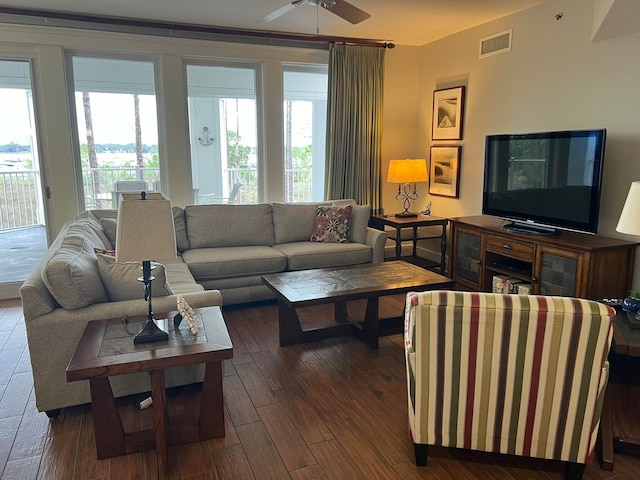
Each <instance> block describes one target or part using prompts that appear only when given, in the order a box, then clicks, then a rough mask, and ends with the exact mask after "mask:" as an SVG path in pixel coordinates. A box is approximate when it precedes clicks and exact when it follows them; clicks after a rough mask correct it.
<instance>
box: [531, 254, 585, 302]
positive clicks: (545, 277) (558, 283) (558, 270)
mask: <svg viewBox="0 0 640 480" xmlns="http://www.w3.org/2000/svg"><path fill="white" fill-rule="evenodd" d="M541 258H542V262H541V265H540V293H541V294H542V295H559V296H563V297H572V296H574V295H575V291H576V273H577V271H578V261H577V259H576V258H571V257H566V256H561V255H555V254H552V253H548V252H543V253H542V255H541Z"/></svg>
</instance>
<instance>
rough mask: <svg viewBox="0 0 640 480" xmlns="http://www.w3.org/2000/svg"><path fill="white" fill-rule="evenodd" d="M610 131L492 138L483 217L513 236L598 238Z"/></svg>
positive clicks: (486, 165)
mask: <svg viewBox="0 0 640 480" xmlns="http://www.w3.org/2000/svg"><path fill="white" fill-rule="evenodd" d="M605 141H606V129H599V130H572V131H559V132H541V133H526V134H502V135H488V136H487V137H486V143H485V163H484V188H483V195H482V213H483V214H485V215H493V216H497V217H501V218H503V219H506V220H509V221H511V223H508V224H507V225H505V229H506V230H507V231H510V232H517V233H531V234H549V235H552V234H557V233H559V231H558V229H560V230H572V231H577V232H586V233H597V231H598V213H599V207H600V193H601V184H602V166H603V162H604V147H605Z"/></svg>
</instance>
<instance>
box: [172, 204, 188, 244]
mask: <svg viewBox="0 0 640 480" xmlns="http://www.w3.org/2000/svg"><path fill="white" fill-rule="evenodd" d="M171 211H172V212H173V226H174V228H175V231H176V246H177V247H178V251H179V252H184V251H185V250H189V237H187V224H186V222H185V219H184V208H182V207H176V206H174V207H171Z"/></svg>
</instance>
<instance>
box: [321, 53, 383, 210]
mask: <svg viewBox="0 0 640 480" xmlns="http://www.w3.org/2000/svg"><path fill="white" fill-rule="evenodd" d="M384 55H385V49H384V48H380V47H365V46H356V45H338V44H331V45H330V47H329V75H328V81H329V85H328V105H327V148H326V150H327V164H326V172H325V198H326V199H327V200H333V199H339V198H353V199H354V200H356V201H357V202H358V203H359V204H370V205H371V209H372V213H378V212H379V211H380V208H381V205H380V196H381V189H382V176H381V158H380V157H381V149H382V147H381V142H382V100H383V79H384Z"/></svg>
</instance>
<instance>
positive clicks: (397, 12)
mask: <svg viewBox="0 0 640 480" xmlns="http://www.w3.org/2000/svg"><path fill="white" fill-rule="evenodd" d="M547 1H549V0H349V2H350V3H351V4H353V5H355V6H356V7H358V8H360V9H361V10H364V11H366V12H368V13H370V14H371V18H369V19H367V20H365V21H363V22H361V23H359V24H356V25H352V24H351V23H349V22H347V21H345V20H343V19H341V18H339V17H338V16H336V15H334V14H332V13H330V12H328V11H327V10H325V9H323V8H319V7H315V6H311V5H301V6H299V7H297V8H295V9H293V10H292V11H290V12H288V13H286V14H285V15H283V16H282V17H280V18H278V19H276V20H274V21H272V22H269V23H256V20H258V19H260V18H262V17H263V16H264V15H266V14H268V13H270V12H272V11H273V10H275V9H277V8H279V7H281V6H283V5H284V4H286V3H287V1H286V0H224V1H223V0H108V1H105V0H55V2H53V1H52V0H0V11H1V8H2V7H12V8H19V9H31V10H47V11H56V12H72V13H81V14H87V15H99V16H112V17H128V18H133V19H143V20H155V21H164V22H177V23H189V24H198V25H206V26H216V27H233V28H241V29H250V30H268V31H273V32H289V33H300V34H305V35H316V34H320V35H322V36H337V37H346V38H357V39H372V40H383V41H390V42H394V43H396V44H398V45H424V44H425V43H428V42H431V41H434V40H437V39H439V38H443V37H446V36H448V35H451V34H453V33H457V32H460V31H462V30H466V29H468V28H471V27H474V26H476V25H480V24H482V23H486V22H488V21H491V20H494V19H496V18H500V17H503V16H506V15H509V14H512V13H514V12H517V11H520V10H524V9H527V8H530V7H533V6H535V5H538V4H541V3H545V2H547Z"/></svg>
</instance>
